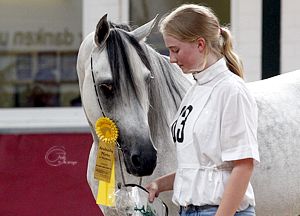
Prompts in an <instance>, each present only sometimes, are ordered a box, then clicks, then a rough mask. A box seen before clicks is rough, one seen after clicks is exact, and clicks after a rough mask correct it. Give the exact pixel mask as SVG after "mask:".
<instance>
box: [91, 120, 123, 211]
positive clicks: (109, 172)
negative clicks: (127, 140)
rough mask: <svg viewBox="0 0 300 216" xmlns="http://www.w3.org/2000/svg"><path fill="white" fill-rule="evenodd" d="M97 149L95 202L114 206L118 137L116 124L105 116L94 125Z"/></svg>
mask: <svg viewBox="0 0 300 216" xmlns="http://www.w3.org/2000/svg"><path fill="white" fill-rule="evenodd" d="M95 131H96V134H97V136H98V138H99V149H98V154H97V160H96V167H95V173H94V178H95V179H98V180H99V185H98V195H97V199H96V203H97V204H100V205H105V206H115V154H114V151H115V143H116V141H117V138H118V128H117V126H116V124H115V123H114V122H113V121H112V120H111V119H109V118H107V117H100V118H99V119H98V120H97V122H96V125H95Z"/></svg>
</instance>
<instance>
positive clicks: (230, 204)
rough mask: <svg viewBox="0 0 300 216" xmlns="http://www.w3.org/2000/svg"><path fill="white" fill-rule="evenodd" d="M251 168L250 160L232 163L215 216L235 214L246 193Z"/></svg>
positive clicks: (251, 162) (251, 161)
mask: <svg viewBox="0 0 300 216" xmlns="http://www.w3.org/2000/svg"><path fill="white" fill-rule="evenodd" d="M253 167H254V164H253V159H252V158H247V159H242V160H236V161H234V167H233V170H232V173H231V175H230V177H229V180H228V182H227V184H226V187H225V191H224V194H223V197H222V200H221V204H220V206H219V208H218V211H217V213H216V216H233V215H234V214H235V213H236V210H237V209H238V207H239V205H240V203H241V201H242V199H243V197H244V195H245V193H246V190H247V187H248V184H249V181H250V178H251V175H252V172H253Z"/></svg>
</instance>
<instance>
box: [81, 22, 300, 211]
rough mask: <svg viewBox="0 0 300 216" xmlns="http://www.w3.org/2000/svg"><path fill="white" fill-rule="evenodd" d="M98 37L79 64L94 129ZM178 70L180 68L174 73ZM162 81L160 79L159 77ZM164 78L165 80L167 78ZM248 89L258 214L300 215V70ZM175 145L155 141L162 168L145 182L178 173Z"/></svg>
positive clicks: (85, 44)
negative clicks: (252, 102) (255, 119)
mask: <svg viewBox="0 0 300 216" xmlns="http://www.w3.org/2000/svg"><path fill="white" fill-rule="evenodd" d="M151 26H152V25H151ZM93 37H94V35H93V33H92V34H90V35H89V36H87V38H86V39H85V40H84V41H83V43H82V45H81V48H80V51H79V56H78V64H77V69H78V77H79V85H80V90H81V97H82V102H83V106H84V110H85V114H86V117H87V119H88V121H89V123H90V126H91V129H92V128H93V124H94V123H95V120H96V119H97V118H98V117H99V116H101V113H100V110H99V106H98V104H97V99H96V95H95V90H94V88H93V82H92V78H91V72H90V61H89V59H90V55H91V52H92V50H93V49H94V48H95V44H94V43H93ZM150 52H151V51H150ZM99 55H101V54H99ZM97 58H99V56H98V57H97ZM96 67H97V70H99V67H103V65H102V66H100V65H96V66H95V68H96ZM104 67H107V66H104ZM102 69H103V68H102ZM102 69H101V70H102ZM178 71H179V69H178V68H177V69H176V70H175V69H174V71H172V72H170V73H177V72H178ZM157 78H158V79H160V77H159V76H158V77H157ZM161 78H163V77H162V75H161ZM248 86H249V88H250V90H251V91H252V92H253V94H254V96H255V98H256V100H257V104H258V108H259V126H258V142H259V149H260V155H261V163H260V164H259V165H258V166H257V168H256V170H255V173H254V175H253V178H252V184H253V187H254V190H255V194H256V202H257V207H256V209H257V215H259V216H266V215H268V216H269V215H270V216H272V215H274V216H283V215H286V216H294V215H300V156H299V155H300V144H299V142H300V130H299V127H300V71H295V72H291V73H288V74H285V75H280V76H277V77H275V78H270V79H267V80H263V81H257V82H253V83H248ZM164 109H167V107H164ZM168 109H170V113H169V118H171V116H172V115H173V114H174V112H175V110H176V109H175V107H174V105H173V106H170V107H168ZM92 133H93V137H94V144H93V146H92V148H91V152H90V157H89V162H88V164H89V167H88V173H87V178H88V182H89V184H90V187H91V189H92V192H93V194H94V196H96V194H97V189H98V182H97V181H95V180H94V178H93V168H94V166H95V158H96V152H97V151H96V150H97V145H96V143H97V141H96V140H97V138H96V136H95V134H94V131H93V129H92ZM170 143H171V137H170V136H163V137H160V139H156V140H155V145H156V146H157V148H158V161H157V168H156V169H155V171H154V173H153V175H152V176H151V177H145V178H144V179H143V183H146V182H149V181H150V180H151V179H154V178H156V177H158V176H161V175H163V174H166V173H169V172H171V171H174V170H175V167H176V159H175V151H174V146H173V145H171V144H170ZM116 158H117V157H116ZM118 164H119V162H118V161H116V165H117V167H116V170H117V181H118V182H121V177H120V167H119V166H118ZM126 180H127V183H138V180H139V179H138V178H136V177H133V176H130V175H126ZM161 198H162V199H163V200H164V201H166V202H167V204H168V206H169V208H170V209H171V212H170V213H169V215H171V216H173V215H176V211H177V209H178V208H177V207H175V206H174V205H172V204H171V199H170V198H171V192H166V193H162V194H161ZM103 212H104V214H105V215H106V216H108V215H109V216H112V215H117V213H116V212H115V211H114V210H112V209H106V208H103Z"/></svg>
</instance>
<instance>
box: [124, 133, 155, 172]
mask: <svg viewBox="0 0 300 216" xmlns="http://www.w3.org/2000/svg"><path fill="white" fill-rule="evenodd" d="M135 141H136V142H135V143H131V145H130V146H129V147H126V148H124V150H123V156H124V162H125V166H126V170H127V172H128V173H129V174H132V175H134V176H139V177H141V176H148V175H151V174H152V173H153V171H154V169H155V167H156V161H157V151H156V149H155V148H154V146H153V143H152V141H151V139H150V138H149V139H144V138H142V139H137V140H135ZM121 147H122V145H121Z"/></svg>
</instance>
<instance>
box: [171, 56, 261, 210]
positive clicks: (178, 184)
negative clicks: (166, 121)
mask: <svg viewBox="0 0 300 216" xmlns="http://www.w3.org/2000/svg"><path fill="white" fill-rule="evenodd" d="M194 77H195V79H196V83H195V84H194V85H193V86H192V87H191V88H190V89H189V91H188V92H187V94H186V95H185V97H184V98H183V100H182V103H181V105H180V107H179V110H178V112H177V114H176V115H175V118H174V121H173V123H172V124H171V126H170V127H171V132H172V137H173V141H174V142H175V144H176V149H177V160H178V167H177V170H176V176H175V181H174V194H173V202H174V203H175V204H177V205H182V206H187V205H189V204H193V205H199V206H201V205H206V204H209V205H219V204H220V202H221V199H222V195H223V192H224V188H225V185H226V183H227V181H228V178H229V176H230V173H231V171H232V167H233V166H232V165H233V163H232V161H233V160H238V159H244V158H253V159H254V160H255V161H257V162H259V152H258V145H257V136H256V134H257V106H256V102H255V99H254V98H253V97H252V95H251V94H250V93H249V91H248V89H247V88H246V86H245V83H244V81H243V80H242V79H241V78H239V77H238V76H236V75H235V74H233V73H232V72H231V71H229V69H228V68H227V66H226V62H225V59H224V58H222V59H220V60H219V61H217V62H216V63H215V64H213V65H212V66H210V67H209V68H207V69H205V70H204V71H202V72H200V73H199V74H195V75H194ZM249 205H252V206H255V199H254V193H253V189H252V186H251V184H249V185H248V188H247V191H246V193H245V196H244V198H243V200H242V202H241V204H240V206H239V210H243V209H245V208H247V207H248V206H249Z"/></svg>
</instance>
